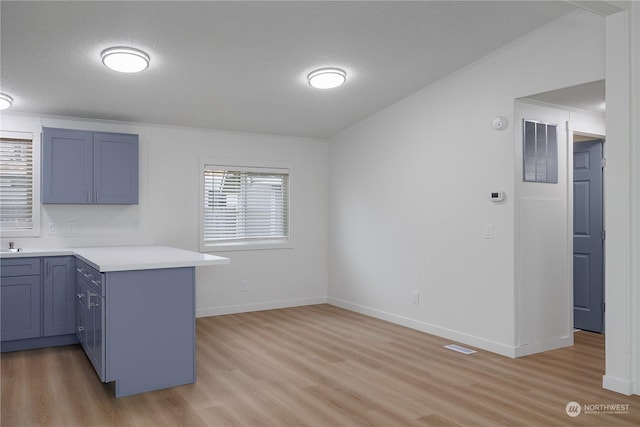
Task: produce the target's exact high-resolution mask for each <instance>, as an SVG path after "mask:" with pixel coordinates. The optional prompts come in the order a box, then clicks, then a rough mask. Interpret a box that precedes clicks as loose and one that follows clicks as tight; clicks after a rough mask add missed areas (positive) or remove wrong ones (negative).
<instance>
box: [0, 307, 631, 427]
mask: <svg viewBox="0 0 640 427" xmlns="http://www.w3.org/2000/svg"><path fill="white" fill-rule="evenodd" d="M575 342H576V344H575V346H574V347H572V348H567V349H561V350H555V351H551V352H547V353H544V354H539V355H534V356H529V357H524V358H521V359H515V360H514V359H509V358H506V357H502V356H498V355H495V354H492V353H488V352H486V351H478V352H477V353H475V354H471V355H463V354H459V353H455V352H453V351H451V350H447V349H444V348H443V347H442V346H443V345H446V344H450V343H451V342H450V341H448V340H445V339H441V338H437V337H434V336H431V335H427V334H424V333H421V332H418V331H414V330H411V329H407V328H404V327H401V326H398V325H394V324H391V323H387V322H384V321H381V320H377V319H373V318H370V317H367V316H363V315H360V314H356V313H352V312H349V311H346V310H342V309H339V308H336V307H332V306H329V305H316V306H307V307H297V308H289V309H282V310H270V311H262V312H254V313H244V314H235V315H227V316H218V317H209V318H201V319H198V320H197V383H196V384H192V385H186V386H181V387H175V388H172V389H168V390H162V391H158V392H152V393H145V394H141V395H136V396H130V397H125V398H120V399H115V398H114V397H113V392H112V388H111V386H110V385H106V384H102V383H100V382H99V380H98V378H97V376H96V374H95V372H94V371H93V368H92V367H91V365H90V363H89V361H88V360H87V359H86V357H85V356H84V353H83V352H82V350H81V349H80V347H79V346H65V347H57V348H49V349H42V350H31V351H23V352H16V353H6V354H3V355H2V357H1V364H2V366H1V373H2V378H1V381H2V382H1V386H2V389H1V392H2V408H1V409H2V414H1V418H0V421H1V425H2V426H3V427H9V426H30V425H43V426H45V425H47V426H65V427H66V426H93V425H95V426H163V425H165V426H188V425H193V426H201V425H202V426H204V425H208V426H227V425H229V426H260V425H267V426H305V425H307V426H362V425H372V426H423V425H433V426H457V425H461V426H466V425H486V426H501V425H515V426H554V425H581V426H583V425H586V426H588V425H594V426H596V425H597V426H624V425H626V426H639V425H640V396H624V395H620V394H616V393H613V392H609V391H605V390H603V389H602V387H601V381H602V374H603V370H604V339H603V337H602V336H601V335H597V334H591V333H588V332H578V333H576V334H575ZM167 345H171V343H167ZM570 401H577V402H579V403H580V404H583V405H584V404H621V405H629V406H628V414H617V415H616V414H609V415H605V414H600V415H597V414H581V415H579V416H578V417H576V418H571V417H569V416H568V415H567V414H566V412H565V406H566V404H567V403H568V402H570Z"/></svg>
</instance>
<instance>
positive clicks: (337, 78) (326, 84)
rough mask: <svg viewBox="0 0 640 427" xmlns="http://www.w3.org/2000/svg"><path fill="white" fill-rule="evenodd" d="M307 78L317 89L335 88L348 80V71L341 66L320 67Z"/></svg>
mask: <svg viewBox="0 0 640 427" xmlns="http://www.w3.org/2000/svg"><path fill="white" fill-rule="evenodd" d="M307 80H308V81H309V84H310V85H311V86H313V87H315V88H316V89H333V88H334V87H338V86H340V85H341V84H343V83H344V82H345V81H347V73H345V72H344V70H341V69H340V68H320V69H319V70H315V71H312V72H311V73H309V75H308V76H307Z"/></svg>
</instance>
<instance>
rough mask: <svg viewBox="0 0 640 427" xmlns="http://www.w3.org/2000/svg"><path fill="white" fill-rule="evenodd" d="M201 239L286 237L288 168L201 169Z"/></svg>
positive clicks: (245, 239)
mask: <svg viewBox="0 0 640 427" xmlns="http://www.w3.org/2000/svg"><path fill="white" fill-rule="evenodd" d="M203 221H204V227H203V230H204V236H203V237H204V242H205V243H207V242H209V243H222V242H225V241H226V242H234V241H253V240H261V241H264V240H270V239H277V240H282V239H285V238H287V237H288V236H289V171H288V170H287V169H275V170H274V169H261V168H239V167H233V168H226V167H217V166H209V165H206V166H205V168H204V218H203Z"/></svg>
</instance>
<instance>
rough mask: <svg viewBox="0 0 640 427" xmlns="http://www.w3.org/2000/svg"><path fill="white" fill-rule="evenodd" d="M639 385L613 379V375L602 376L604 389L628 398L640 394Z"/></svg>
mask: <svg viewBox="0 0 640 427" xmlns="http://www.w3.org/2000/svg"><path fill="white" fill-rule="evenodd" d="M638 385H639V384H635V385H634V384H633V382H632V381H626V380H623V379H621V378H616V377H612V376H611V375H603V376H602V388H604V389H607V390H611V391H615V392H616V393H621V394H624V395H626V396H630V395H631V394H634V390H633V389H634V388H635V394H640V390H639V389H638Z"/></svg>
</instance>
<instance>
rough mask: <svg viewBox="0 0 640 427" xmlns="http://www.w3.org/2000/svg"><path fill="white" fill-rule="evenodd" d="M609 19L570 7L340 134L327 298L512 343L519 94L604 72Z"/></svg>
mask: <svg viewBox="0 0 640 427" xmlns="http://www.w3.org/2000/svg"><path fill="white" fill-rule="evenodd" d="M604 31H605V28H604V19H603V18H601V17H598V16H595V15H591V14H589V13H578V14H573V15H571V16H570V17H568V18H566V19H564V20H562V21H560V22H557V23H554V24H552V25H550V26H548V27H547V28H545V29H542V30H540V31H537V32H535V33H533V34H531V35H529V36H527V37H525V38H523V39H521V40H519V41H517V42H515V43H513V44H511V45H509V46H507V47H505V48H503V49H500V50H499V51H497V52H494V53H493V54H491V55H489V56H487V57H485V58H483V59H481V60H480V61H478V62H476V63H474V64H472V65H470V66H468V67H466V68H464V69H462V70H460V71H459V72H457V73H454V74H453V75H451V76H449V77H448V78H446V79H444V80H441V81H440V82H438V83H436V84H433V85H431V86H429V87H427V88H425V89H423V90H421V91H419V92H417V93H415V94H414V95H412V96H410V97H408V98H406V99H404V100H402V101H400V102H398V103H397V104H395V105H393V106H391V107H389V108H387V109H385V110H384V111H382V112H380V113H378V114H376V115H374V116H372V117H370V118H368V119H366V120H364V121H363V122H361V123H359V124H357V125H355V126H353V127H352V128H350V129H348V130H346V131H344V132H341V133H340V134H338V135H337V136H336V137H334V138H333V139H332V143H331V155H330V166H331V174H330V179H331V185H330V197H331V205H330V206H331V211H330V224H331V239H330V247H329V263H330V279H329V300H330V302H332V303H334V304H337V305H341V306H344V307H348V308H351V309H354V310H357V311H361V312H365V313H368V314H371V315H374V316H378V317H381V318H385V319H388V320H391V321H395V322H398V323H401V324H405V325H408V326H411V327H415V328H418V329H421V330H425V331H428V332H432V333H435V334H438V335H441V336H445V337H449V338H451V339H456V340H459V341H461V342H463V343H467V344H469V345H475V346H478V347H480V348H485V349H487V350H491V351H495V352H498V353H501V354H505V355H509V356H514V355H515V354H516V347H517V345H518V342H517V339H516V336H517V334H518V331H517V330H516V322H515V318H516V316H517V315H518V314H517V313H516V304H515V301H516V297H517V295H516V293H515V287H514V282H515V280H516V272H515V269H514V256H515V251H514V238H515V235H514V230H515V229H516V227H517V226H518V224H516V221H515V209H514V203H515V198H514V189H515V184H514V133H513V130H514V128H513V120H514V116H513V104H514V99H516V98H520V97H523V96H527V95H531V94H535V93H540V92H545V91H549V90H553V89H558V88H562V87H567V86H573V85H576V84H580V83H586V82H591V81H595V80H599V79H602V78H603V77H604V66H603V64H604V40H605V35H604ZM599 59H600V60H599ZM550 64H551V66H550ZM497 115H503V116H506V117H508V119H509V121H510V127H509V128H508V129H507V130H506V131H495V130H494V129H493V128H492V127H491V120H492V118H493V117H494V116H497ZM496 190H504V191H505V192H506V194H507V198H506V200H505V202H503V203H500V204H495V203H492V202H490V201H489V193H490V192H491V191H496ZM485 224H492V225H493V233H494V236H493V239H485V238H484V237H483V231H484V226H485ZM414 291H418V292H419V293H420V296H421V299H420V304H419V305H414V304H412V299H411V294H412V292H414Z"/></svg>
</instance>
